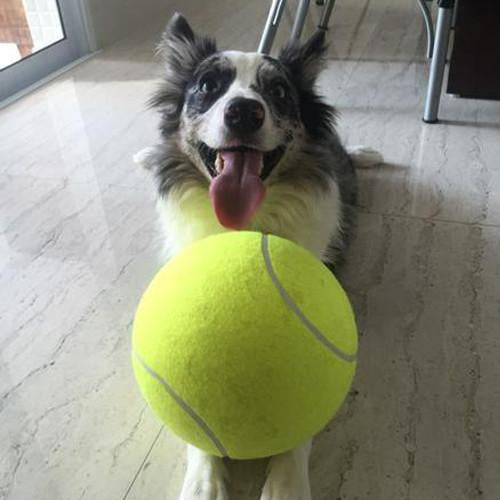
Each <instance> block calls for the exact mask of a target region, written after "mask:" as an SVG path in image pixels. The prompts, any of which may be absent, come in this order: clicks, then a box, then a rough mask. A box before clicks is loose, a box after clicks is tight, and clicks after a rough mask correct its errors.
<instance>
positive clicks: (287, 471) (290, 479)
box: [260, 441, 311, 500]
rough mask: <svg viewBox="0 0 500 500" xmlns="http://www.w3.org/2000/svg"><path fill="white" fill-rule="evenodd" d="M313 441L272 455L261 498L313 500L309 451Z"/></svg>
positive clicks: (268, 499)
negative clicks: (310, 483)
mask: <svg viewBox="0 0 500 500" xmlns="http://www.w3.org/2000/svg"><path fill="white" fill-rule="evenodd" d="M310 452H311V441H307V443H305V444H303V445H302V446H299V447H298V448H295V449H294V450H291V451H288V452H286V453H283V454H281V455H276V456H275V457H272V458H271V460H270V462H269V467H268V474H267V479H266V483H265V484H264V489H263V490H262V496H261V497H260V500H311V487H310V485H309V453H310Z"/></svg>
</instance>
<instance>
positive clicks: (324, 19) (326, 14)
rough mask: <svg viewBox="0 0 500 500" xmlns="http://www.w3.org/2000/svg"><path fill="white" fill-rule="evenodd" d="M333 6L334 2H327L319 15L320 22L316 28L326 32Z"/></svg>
mask: <svg viewBox="0 0 500 500" xmlns="http://www.w3.org/2000/svg"><path fill="white" fill-rule="evenodd" d="M334 5H335V0H327V1H326V3H325V6H324V7H323V13H322V14H321V21H320V22H319V25H318V28H319V29H320V30H327V29H328V23H329V22H330V16H331V15H332V10H333V7H334Z"/></svg>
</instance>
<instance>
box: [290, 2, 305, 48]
mask: <svg viewBox="0 0 500 500" xmlns="http://www.w3.org/2000/svg"><path fill="white" fill-rule="evenodd" d="M308 9H309V0H300V3H299V6H298V7H297V13H296V14H295V20H294V22H293V27H292V34H291V36H290V39H291V40H300V35H302V30H303V29H304V24H305V22H306V16H307V11H308Z"/></svg>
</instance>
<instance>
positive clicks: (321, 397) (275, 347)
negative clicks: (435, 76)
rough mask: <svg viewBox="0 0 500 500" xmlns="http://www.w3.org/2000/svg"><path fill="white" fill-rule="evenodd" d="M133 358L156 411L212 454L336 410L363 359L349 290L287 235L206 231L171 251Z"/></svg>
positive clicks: (311, 425)
mask: <svg viewBox="0 0 500 500" xmlns="http://www.w3.org/2000/svg"><path fill="white" fill-rule="evenodd" d="M132 343H133V353H132V359H133V365H134V371H135V375H136V378H137V381H138V383H139V386H140V388H141V391H142V393H143V395H144V397H145V398H146V400H147V401H148V403H149V404H150V405H151V407H152V408H153V410H154V412H155V413H156V414H157V415H158V416H159V417H160V419H161V420H162V421H163V422H164V423H165V424H166V425H167V426H168V427H169V428H170V429H171V430H172V431H173V432H175V433H176V434H178V435H179V436H180V437H182V438H183V439H184V440H185V441H187V442H189V443H191V444H193V445H195V446H197V447H198V448H201V449H203V450H205V451H207V452H208V453H210V454H213V455H220V456H229V457H231V458H238V459H246V458H258V457H264V456H270V455H275V454H277V453H281V452H284V451H286V450H289V449H291V448H293V447H295V446H297V445H299V444H301V443H302V442H304V441H305V440H307V439H308V438H310V437H312V436H313V435H314V434H315V433H317V432H318V431H320V430H321V428H322V427H323V426H324V425H325V424H326V423H327V422H328V421H329V420H330V419H331V418H332V417H333V415H334V414H335V413H336V411H337V410H338V408H339V407H340V405H341V403H342V401H343V400H344V398H345V396H346V394H347V392H348V390H349V386H350V384H351V380H352V377H353V375H354V370H355V365H356V351H357V335H356V326H355V322H354V317H353V314H352V310H351V307H350V305H349V301H348V299H347V297H346V295H345V293H344V291H343V290H342V288H341V286H340V285H339V283H338V282H337V280H336V279H335V278H334V277H333V275H332V274H331V273H330V272H329V270H328V269H327V268H326V267H325V266H324V265H323V264H322V263H321V262H320V261H319V260H317V259H316V258H315V257H314V256H313V255H311V254H310V253H309V252H308V251H306V250H304V249H303V248H301V247H299V246H297V245H295V244H294V243H291V242H290V241H288V240H285V239H282V238H278V237H276V236H266V235H262V234H260V233H253V232H230V233H224V234H220V235H217V236H211V237H209V238H206V239H204V240H201V241H199V242H197V243H195V244H193V245H191V246H190V247H188V248H187V249H186V250H185V251H184V252H182V253H181V254H180V255H178V256H176V257H175V258H173V259H172V260H171V261H170V263H168V264H167V265H166V266H165V267H164V268H163V269H162V270H161V271H160V272H159V273H158V275H157V276H156V277H155V278H154V279H153V281H152V283H151V284H150V285H149V288H148V289H147V290H146V292H145V293H144V296H143V297H142V300H141V302H140V304H139V308H138V310H137V314H136V316H135V321H134V328H133V341H132Z"/></svg>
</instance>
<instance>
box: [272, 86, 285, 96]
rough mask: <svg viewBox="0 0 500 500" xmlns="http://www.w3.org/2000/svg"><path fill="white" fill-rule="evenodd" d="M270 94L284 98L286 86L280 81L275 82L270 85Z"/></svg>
mask: <svg viewBox="0 0 500 500" xmlns="http://www.w3.org/2000/svg"><path fill="white" fill-rule="evenodd" d="M271 94H272V95H273V97H276V98H277V99H284V98H285V97H286V88H285V86H284V85H283V84H282V83H277V84H275V85H273V86H272V87H271Z"/></svg>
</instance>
